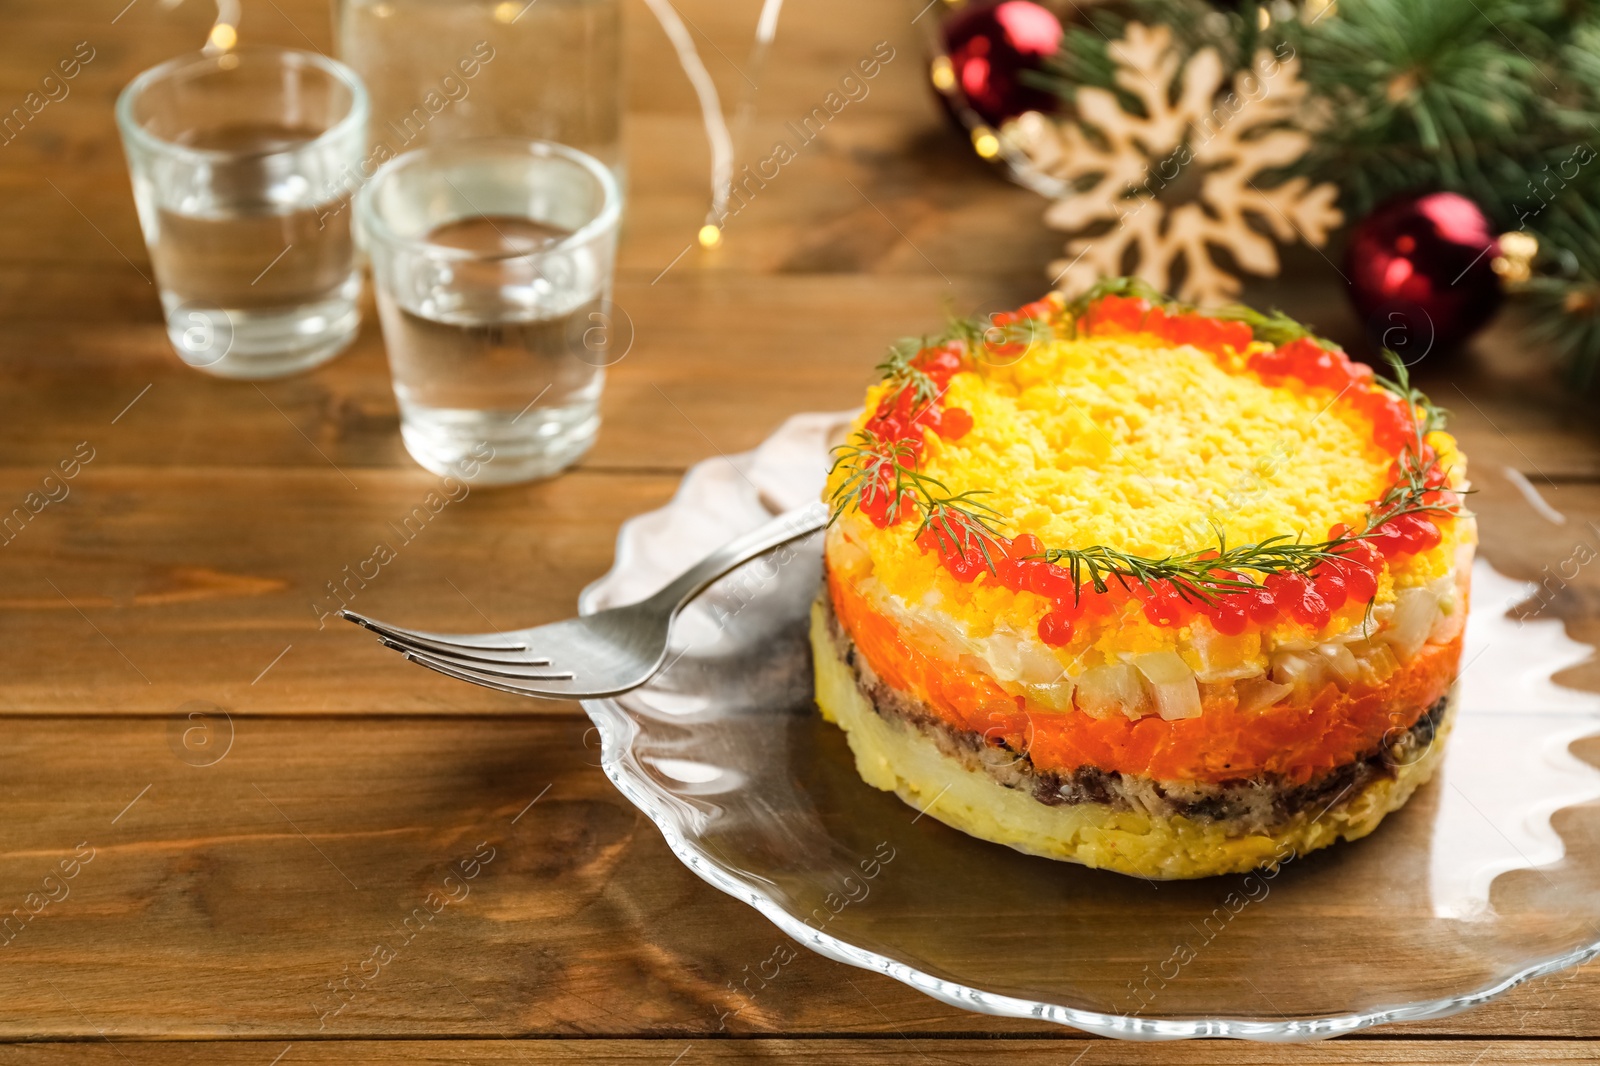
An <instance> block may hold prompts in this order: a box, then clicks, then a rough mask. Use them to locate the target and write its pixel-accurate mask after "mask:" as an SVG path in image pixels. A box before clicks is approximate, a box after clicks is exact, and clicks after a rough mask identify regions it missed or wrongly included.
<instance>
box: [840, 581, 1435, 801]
mask: <svg viewBox="0 0 1600 1066" xmlns="http://www.w3.org/2000/svg"><path fill="white" fill-rule="evenodd" d="M828 591H829V594H830V596H831V598H832V600H833V607H834V611H835V612H836V613H837V614H838V616H839V620H840V621H841V622H842V623H843V625H844V628H845V631H846V632H847V633H849V634H850V638H851V639H852V640H853V641H854V642H855V645H856V648H857V650H858V651H860V653H861V654H862V655H863V656H865V657H866V661H867V663H868V664H869V665H870V666H871V667H872V669H873V671H874V672H875V673H877V675H878V676H879V677H880V678H882V679H883V680H884V681H885V682H886V683H888V684H889V685H891V686H893V687H894V688H896V689H898V690H899V691H901V692H904V693H907V694H909V695H911V696H914V697H916V698H917V699H919V700H921V701H922V702H924V703H925V704H927V705H928V707H929V709H930V710H932V711H933V713H935V714H937V715H938V716H939V717H940V718H942V719H944V720H945V721H946V722H949V723H950V724H951V725H954V726H956V727H958V728H961V729H966V730H970V731H972V732H975V733H979V734H982V735H984V736H985V737H987V738H989V739H990V740H991V741H996V740H1000V739H1004V740H1005V742H1006V743H1007V744H1008V745H1010V746H1011V747H1012V748H1013V749H1014V750H1018V751H1023V752H1026V753H1027V754H1028V755H1029V756H1030V757H1031V758H1032V760H1033V764H1034V766H1035V767H1036V768H1037V769H1039V770H1043V771H1051V770H1059V771H1071V770H1076V769H1078V768H1080V767H1084V766H1093V767H1097V768H1099V769H1102V770H1114V771H1117V772H1119V773H1124V774H1132V775H1136V776H1142V777H1153V778H1157V779H1160V780H1166V781H1207V782H1218V781H1227V780H1230V779H1235V778H1244V777H1256V776H1258V775H1261V774H1269V773H1270V774H1282V775H1284V776H1285V777H1286V778H1288V779H1289V780H1290V781H1293V782H1305V781H1309V780H1311V779H1313V778H1315V777H1317V776H1319V775H1321V774H1322V773H1325V772H1326V771H1328V770H1332V769H1334V768H1336V767H1339V766H1343V765H1345V764H1346V763H1349V762H1351V761H1353V760H1355V759H1357V758H1360V757H1362V756H1364V755H1366V754H1368V753H1369V752H1371V751H1373V750H1375V749H1376V748H1377V747H1378V746H1379V744H1380V743H1381V742H1383V740H1384V737H1385V735H1387V736H1388V737H1389V739H1390V740H1393V739H1394V738H1395V737H1396V736H1397V735H1398V734H1399V733H1401V732H1403V731H1404V730H1407V729H1409V728H1410V727H1411V726H1412V725H1414V724H1415V723H1416V721H1417V719H1418V718H1420V717H1421V716H1422V713H1423V712H1424V711H1425V710H1426V709H1427V708H1428V707H1430V706H1432V705H1433V704H1434V703H1435V702H1437V701H1438V700H1439V698H1440V697H1441V696H1443V695H1444V694H1445V692H1446V691H1447V690H1448V689H1449V687H1450V684H1451V682H1452V681H1453V680H1454V679H1455V674H1456V668H1457V665H1458V664H1459V662H1460V659H1461V639H1460V638H1459V637H1457V638H1456V639H1455V640H1454V641H1452V642H1451V643H1449V644H1445V645H1434V644H1429V645H1425V646H1424V647H1423V649H1422V651H1420V652H1419V653H1418V654H1417V655H1416V657H1415V658H1413V659H1412V660H1411V661H1410V662H1409V663H1407V664H1405V665H1404V666H1402V667H1401V668H1400V669H1399V670H1398V671H1397V672H1395V673H1394V674H1393V675H1392V676H1390V678H1389V680H1388V681H1387V682H1385V683H1384V684H1383V685H1381V686H1379V687H1377V688H1370V689H1358V690H1352V691H1341V690H1340V689H1339V688H1338V687H1337V686H1335V685H1333V684H1329V685H1327V686H1326V687H1324V688H1323V689H1322V691H1321V692H1319V693H1318V694H1317V695H1316V696H1315V697H1314V698H1312V699H1311V700H1309V701H1308V702H1305V703H1300V704H1296V705H1293V706H1286V705H1283V704H1279V705H1276V706H1273V707H1270V708H1268V709H1266V710H1262V711H1251V712H1248V713H1246V712H1243V711H1240V710H1239V709H1238V706H1237V703H1236V701H1233V700H1208V701H1207V702H1206V703H1205V705H1204V713H1202V714H1201V715H1200V716H1199V717H1197V718H1185V719H1181V720H1178V721H1173V722H1169V721H1166V720H1164V719H1162V718H1161V717H1160V716H1158V715H1147V716H1145V717H1143V718H1139V719H1137V720H1133V719H1129V718H1128V717H1126V716H1125V715H1114V716H1112V717H1109V718H1095V717H1094V716H1092V715H1089V714H1086V713H1084V712H1083V711H1079V710H1073V711H1067V712H1063V711H1056V710H1050V709H1046V708H1043V707H1039V706H1036V705H1034V704H1031V703H1029V702H1028V701H1027V700H1026V698H1024V697H1022V696H1013V695H1010V694H1008V693H1007V692H1006V691H1005V690H1004V689H1002V688H1001V687H1000V685H999V683H998V682H997V681H995V680H994V679H993V678H992V677H990V676H988V675H987V674H983V673H979V672H976V671H972V670H964V669H960V668H959V667H958V666H957V665H956V664H955V663H951V662H946V661H943V660H940V659H938V658H936V657H934V656H931V655H928V654H927V653H926V652H923V651H921V650H920V649H918V648H915V647H913V646H912V645H911V644H910V643H909V642H907V641H906V639H905V638H904V636H902V633H901V630H900V628H899V626H897V625H896V624H895V623H894V622H893V621H891V620H890V619H889V618H887V617H885V616H884V615H882V614H880V613H879V612H877V611H875V610H874V609H873V608H872V606H871V605H870V604H868V603H867V601H866V599H865V598H864V597H863V596H862V595H861V594H860V593H858V592H857V591H856V590H855V589H853V588H852V587H851V586H850V585H849V584H848V583H847V582H845V581H842V580H840V579H839V577H838V575H836V574H835V573H832V572H830V573H829V574H828Z"/></svg>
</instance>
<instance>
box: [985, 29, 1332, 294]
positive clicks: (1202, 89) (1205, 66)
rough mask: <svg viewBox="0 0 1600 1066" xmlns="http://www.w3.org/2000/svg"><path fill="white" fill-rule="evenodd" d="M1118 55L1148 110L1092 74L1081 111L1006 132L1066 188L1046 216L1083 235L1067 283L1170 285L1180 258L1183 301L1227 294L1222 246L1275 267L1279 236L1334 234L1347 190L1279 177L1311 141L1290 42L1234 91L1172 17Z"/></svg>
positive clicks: (1066, 287)
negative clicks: (1283, 53)
mask: <svg viewBox="0 0 1600 1066" xmlns="http://www.w3.org/2000/svg"><path fill="white" fill-rule="evenodd" d="M1111 54H1112V56H1113V58H1114V59H1115V60H1116V64H1117V71H1116V75H1115V78H1116V83H1117V85H1118V86H1119V87H1120V88H1121V89H1123V90H1125V91H1126V92H1127V93H1128V94H1130V95H1131V96H1133V97H1134V98H1135V99H1137V100H1138V101H1139V104H1140V105H1141V108H1142V110H1143V114H1138V113H1135V112H1132V111H1129V110H1126V109H1124V107H1123V106H1122V104H1121V103H1120V102H1119V101H1118V98H1117V96H1116V95H1115V94H1114V93H1112V92H1110V91H1108V90H1106V89H1101V88H1097V87H1092V86H1091V87H1085V88H1082V89H1079V90H1078V93H1077V102H1076V109H1075V110H1076V115H1075V117H1074V118H1071V119H1068V120H1065V121H1061V122H1056V121H1053V120H1051V119H1047V118H1045V117H1044V116H1042V115H1039V114H1037V113H1032V112H1030V113H1029V114H1026V115H1023V116H1022V117H1021V118H1019V119H1017V120H1016V122H1014V123H1012V124H1011V125H1010V126H1009V127H1008V128H1007V130H1006V131H1005V135H1006V136H1007V137H1008V139H1009V140H1010V143H1011V144H1012V145H1014V146H1015V147H1017V148H1019V149H1020V150H1021V151H1022V152H1023V153H1024V154H1025V155H1026V156H1027V157H1028V159H1029V160H1030V161H1031V163H1032V165H1033V166H1034V167H1035V168H1037V170H1038V171H1039V172H1041V173H1042V174H1043V175H1045V176H1047V177H1048V178H1050V179H1053V180H1054V181H1055V182H1057V183H1059V186H1060V188H1061V190H1062V192H1061V198H1060V199H1059V200H1057V201H1056V202H1055V203H1053V204H1052V205H1051V206H1050V208H1049V210H1047V211H1046V212H1045V222H1046V224H1048V225H1050V226H1051V227H1053V228H1056V229H1060V230H1064V231H1066V232H1068V233H1070V234H1073V235H1074V236H1073V237H1072V239H1071V240H1069V241H1068V242H1067V246H1066V254H1067V257H1066V258H1065V259H1062V260H1059V261H1057V262H1055V263H1052V264H1051V267H1050V272H1051V274H1052V276H1054V277H1055V279H1056V281H1055V284H1056V286H1057V287H1058V288H1059V289H1061V290H1062V291H1063V292H1066V293H1067V294H1068V295H1076V294H1077V293H1079V292H1082V291H1083V290H1084V289H1087V288H1088V287H1089V286H1090V285H1091V284H1093V283H1094V282H1095V281H1096V280H1097V279H1099V278H1101V277H1104V276H1106V275H1118V274H1128V273H1133V274H1137V275H1138V276H1140V277H1142V278H1144V279H1145V280H1146V281H1148V282H1150V284H1152V285H1154V286H1155V287H1156V288H1157V289H1160V290H1161V291H1163V292H1165V291H1169V290H1168V286H1169V284H1170V283H1171V282H1172V280H1173V276H1174V273H1175V268H1176V267H1178V266H1179V265H1180V264H1181V266H1182V271H1181V273H1182V279H1183V280H1182V283H1181V285H1180V287H1179V290H1178V293H1177V295H1178V296H1179V298H1180V299H1183V300H1186V301H1189V302H1191V303H1197V304H1216V303H1222V302H1226V301H1227V300H1229V299H1231V298H1233V297H1234V296H1236V295H1237V294H1238V292H1239V288H1240V283H1239V279H1238V278H1237V277H1236V276H1235V275H1234V273H1232V272H1231V270H1230V268H1229V266H1228V265H1227V264H1226V263H1225V262H1219V260H1218V253H1219V251H1220V252H1224V253H1226V255H1227V256H1228V257H1229V258H1230V259H1231V260H1232V267H1234V268H1237V269H1238V270H1242V271H1247V272H1249V273H1252V274H1258V275H1264V276H1272V275H1275V274H1277V272H1278V267H1279V261H1278V252H1277V247H1276V244H1275V243H1274V240H1276V241H1277V242H1281V243H1285V244H1287V243H1289V242H1291V241H1293V240H1295V239H1296V238H1298V239H1300V240H1303V241H1305V242H1306V243H1307V244H1309V245H1311V246H1312V247H1319V246H1320V245H1322V244H1323V243H1324V242H1325V241H1326V240H1327V237H1328V232H1329V230H1331V229H1332V228H1333V227H1335V226H1337V225H1338V224H1339V223H1340V221H1341V216H1340V214H1339V210H1338V208H1336V207H1335V206H1334V201H1335V199H1336V197H1337V195H1338V191H1337V189H1336V188H1335V187H1334V186H1333V185H1331V184H1321V185H1312V184H1311V183H1310V181H1308V180H1307V179H1306V178H1304V177H1295V178H1290V179H1288V180H1286V181H1282V180H1279V181H1274V180H1273V174H1274V172H1278V171H1281V170H1282V169H1283V168H1285V167H1288V166H1290V165H1292V164H1294V163H1296V162H1298V161H1299V160H1300V158H1301V157H1302V156H1304V155H1305V152H1306V150H1307V149H1308V148H1309V147H1310V145H1311V138H1310V136H1309V135H1307V134H1306V133H1305V132H1304V131H1303V130H1300V129H1297V128H1295V127H1294V126H1293V125H1292V123H1293V120H1294V119H1295V118H1296V117H1297V116H1298V115H1299V113H1300V111H1301V109H1302V106H1303V101H1304V99H1305V96H1306V84H1305V82H1304V81H1302V80H1301V79H1300V70H1299V61H1298V60H1297V59H1296V58H1294V56H1293V55H1292V54H1290V55H1288V56H1287V57H1279V56H1274V55H1272V54H1270V53H1267V52H1261V53H1259V54H1258V55H1257V56H1256V59H1255V62H1254V63H1253V64H1252V69H1250V70H1243V71H1240V72H1239V73H1238V74H1236V75H1235V77H1234V79H1233V84H1232V87H1231V91H1230V92H1228V93H1225V94H1224V93H1221V92H1220V90H1221V89H1222V87H1223V83H1224V81H1225V80H1226V79H1225V77H1224V74H1223V67H1222V60H1221V58H1220V57H1219V56H1218V55H1217V53H1216V51H1215V50H1214V49H1212V48H1202V49H1200V50H1199V51H1197V52H1195V53H1194V54H1193V55H1192V56H1190V57H1189V59H1188V61H1187V62H1184V61H1183V60H1182V59H1181V57H1180V55H1179V52H1178V49H1177V48H1176V47H1175V46H1174V45H1173V42H1172V33H1171V31H1170V30H1169V29H1168V28H1167V27H1165V26H1156V27H1146V26H1142V25H1140V24H1138V23H1132V24H1130V25H1129V26H1128V29H1127V35H1126V36H1125V37H1124V38H1123V39H1122V40H1120V41H1116V42H1114V43H1113V44H1112V46H1111Z"/></svg>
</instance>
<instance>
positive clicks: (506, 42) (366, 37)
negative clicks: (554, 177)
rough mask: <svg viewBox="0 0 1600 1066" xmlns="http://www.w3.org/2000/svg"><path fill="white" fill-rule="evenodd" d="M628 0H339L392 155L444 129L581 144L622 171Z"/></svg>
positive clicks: (344, 48)
mask: <svg viewBox="0 0 1600 1066" xmlns="http://www.w3.org/2000/svg"><path fill="white" fill-rule="evenodd" d="M621 7H622V5H621V0H536V2H535V0H338V2H337V3H336V4H335V15H334V18H335V30H336V33H337V36H338V42H339V58H341V59H343V60H344V61H345V62H346V63H348V64H350V66H351V67H352V68H353V69H354V70H355V71H356V72H357V73H358V74H360V75H361V78H362V80H363V81H364V82H365V83H366V86H367V90H368V91H369V92H370V93H371V94H372V124H371V145H372V151H373V152H375V153H380V154H381V156H382V158H385V159H387V158H389V157H390V156H393V155H399V154H400V153H401V152H407V151H411V150H412V149H415V148H421V147H423V146H424V145H428V144H434V143H437V142H439V141H441V140H446V139H454V138H465V137H526V138H531V139H536V140H544V141H554V142H556V143H558V144H566V145H571V146H572V147H574V148H576V149H578V150H579V151H581V152H586V153H588V154H589V155H592V156H594V157H595V158H596V159H598V160H600V161H601V162H602V163H604V164H606V165H607V166H609V167H611V168H612V172H613V173H617V174H619V175H620V173H621V171H620V166H621V162H622V113H623V79H622V11H621Z"/></svg>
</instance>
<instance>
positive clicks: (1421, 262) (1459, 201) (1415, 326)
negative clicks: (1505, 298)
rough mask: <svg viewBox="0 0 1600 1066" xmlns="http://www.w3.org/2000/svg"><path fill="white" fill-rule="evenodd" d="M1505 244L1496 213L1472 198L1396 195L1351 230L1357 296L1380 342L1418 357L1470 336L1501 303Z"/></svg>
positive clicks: (1349, 257)
mask: <svg viewBox="0 0 1600 1066" xmlns="http://www.w3.org/2000/svg"><path fill="white" fill-rule="evenodd" d="M1499 248H1500V242H1499V241H1498V240H1497V239H1496V237H1495V235H1494V228H1493V226H1491V225H1490V223H1489V219H1488V218H1487V217H1486V216H1485V215H1484V213H1483V210H1482V209H1481V208H1479V207H1478V205H1477V204H1475V203H1473V202H1472V201H1471V200H1469V199H1467V198H1466V197H1465V196H1460V195H1458V194H1456V193H1453V192H1434V193H1425V194H1420V195H1417V194H1413V195H1407V196H1400V197H1397V198H1395V199H1393V200H1390V201H1388V202H1387V203H1385V204H1384V205H1383V206H1381V207H1379V208H1378V209H1377V210H1375V211H1373V212H1372V214H1370V215H1368V216H1367V217H1366V218H1364V219H1362V220H1361V221H1360V222H1358V223H1357V224H1356V225H1355V227H1354V228H1353V229H1352V230H1351V231H1350V244H1349V247H1348V249H1347V250H1346V252H1345V268H1344V269H1345V277H1346V278H1347V279H1348V280H1349V283H1350V300H1351V302H1352V303H1353V304H1354V305H1355V308H1356V312H1357V313H1358V314H1360V315H1361V317H1362V319H1363V321H1364V322H1365V323H1366V326H1367V330H1368V332H1369V333H1370V334H1371V335H1372V338H1373V341H1374V343H1376V344H1378V345H1380V346H1381V347H1384V348H1390V349H1392V350H1393V351H1395V352H1396V353H1397V354H1399V355H1400V357H1401V358H1402V359H1404V360H1405V361H1406V362H1408V363H1411V362H1415V361H1416V360H1417V359H1420V358H1421V357H1423V356H1424V355H1426V354H1428V352H1429V351H1431V350H1433V349H1435V348H1441V349H1442V348H1449V347H1450V346H1452V345H1454V344H1457V343H1459V342H1460V341H1462V340H1465V339H1466V338H1467V337H1468V336H1470V335H1471V334H1472V333H1473V332H1474V331H1475V330H1477V329H1478V328H1479V327H1480V326H1482V325H1483V324H1484V323H1485V322H1487V321H1489V319H1490V317H1491V316H1493V314H1494V313H1495V311H1496V310H1497V309H1498V308H1499V306H1500V301H1501V297H1502V292H1501V288H1500V277H1499V275H1497V274H1496V273H1495V271H1494V266H1493V263H1494V260H1495V258H1496V257H1497V256H1498V255H1499V254H1500V251H1499Z"/></svg>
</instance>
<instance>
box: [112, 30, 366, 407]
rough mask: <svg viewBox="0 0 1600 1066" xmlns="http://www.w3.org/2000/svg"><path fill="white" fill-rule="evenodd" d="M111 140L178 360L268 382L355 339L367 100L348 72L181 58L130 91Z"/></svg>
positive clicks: (250, 51) (264, 61)
mask: <svg viewBox="0 0 1600 1066" xmlns="http://www.w3.org/2000/svg"><path fill="white" fill-rule="evenodd" d="M117 126H118V128H119V129H120V131H121V133H122V143H123V147H124V149H125V150H126V151H127V155H128V169H129V170H130V171H131V173H132V175H133V195H134V202H135V203H136V205H137V206H138V209H139V224H140V227H141V228H142V229H143V231H144V239H145V244H146V245H147V246H148V247H149V249H150V260H151V263H152V264H153V265H154V267H155V273H156V283H157V284H158V285H159V287H160V290H161V305H162V308H163V309H164V311H165V312H166V318H167V336H168V337H169V338H170V339H171V341H172V347H173V349H174V350H175V351H176V352H177V353H178V357H179V358H180V359H182V360H183V361H184V362H186V363H188V364H189V365H191V366H195V367H198V368H200V369H201V370H204V371H207V372H209V373H212V374H216V375H219V376H221V377H229V378H272V377H280V376H282V375H285V374H292V373H295V372H296V371H300V370H305V369H307V368H309V367H313V366H316V365H318V364H320V363H323V362H326V361H327V360H329V359H331V358H333V356H334V355H336V354H338V352H339V351H340V350H341V349H343V348H344V347H345V345H347V344H349V343H350V341H351V340H352V339H354V337H355V334H356V329H357V327H358V326H359V325H360V322H361V313H360V310H359V308H358V307H357V303H356V301H357V299H358V297H359V296H360V295H361V272H360V266H359V264H358V262H357V261H356V256H355V248H354V243H353V241H352V239H351V220H350V216H351V214H352V210H351V208H350V192H351V178H350V176H351V175H352V174H353V173H355V171H354V170H353V169H352V168H354V167H356V166H358V165H359V164H360V161H361V155H362V151H363V147H364V145H365V143H366V126H367V94H366V90H365V89H364V88H363V87H362V85H361V81H360V79H358V78H357V77H356V76H355V74H354V73H352V72H351V71H350V70H349V68H347V67H345V66H343V65H342V64H339V63H336V62H334V61H333V60H330V59H326V58H324V57H323V56H320V55H316V54H314V53H311V52H301V51H295V50H293V49H286V48H245V49H241V50H240V51H237V52H225V53H223V54H220V55H201V54H196V55H189V56H181V57H179V58H177V59H173V60H170V61H168V62H166V63H163V64H161V65H160V66H158V67H153V68H151V69H150V70H147V71H145V72H144V73H143V74H140V75H139V76H138V77H137V78H135V79H134V80H133V81H132V82H130V83H129V84H128V87H127V88H126V89H124V90H123V91H122V95H121V96H120V97H118V99H117Z"/></svg>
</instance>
